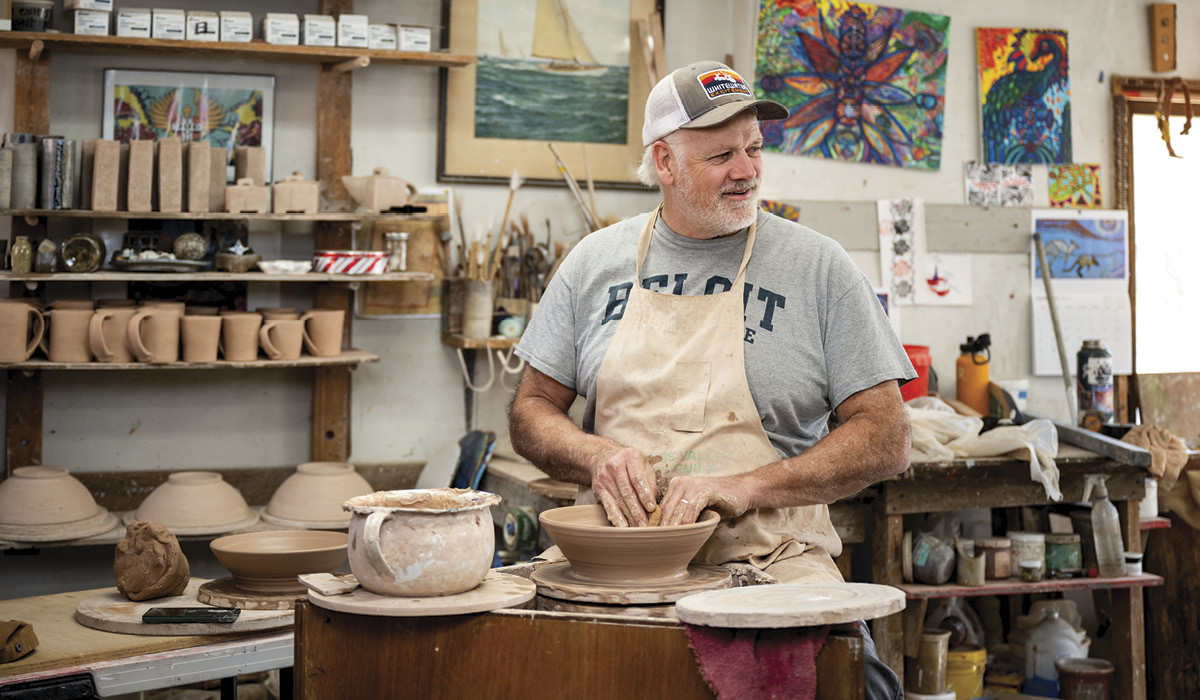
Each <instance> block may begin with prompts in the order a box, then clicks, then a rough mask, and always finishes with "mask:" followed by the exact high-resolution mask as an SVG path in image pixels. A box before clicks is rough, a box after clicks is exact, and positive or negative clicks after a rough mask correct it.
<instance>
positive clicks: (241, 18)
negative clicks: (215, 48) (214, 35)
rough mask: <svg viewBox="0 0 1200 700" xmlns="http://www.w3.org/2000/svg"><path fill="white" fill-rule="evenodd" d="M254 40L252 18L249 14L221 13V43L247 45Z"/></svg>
mask: <svg viewBox="0 0 1200 700" xmlns="http://www.w3.org/2000/svg"><path fill="white" fill-rule="evenodd" d="M253 39H254V18H253V17H251V16H250V13H249V12H222V13H221V41H237V42H241V43H247V42H249V41H252V40H253Z"/></svg>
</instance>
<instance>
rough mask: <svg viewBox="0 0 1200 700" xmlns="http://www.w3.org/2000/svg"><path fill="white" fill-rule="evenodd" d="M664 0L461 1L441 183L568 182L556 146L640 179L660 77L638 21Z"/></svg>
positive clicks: (453, 21) (447, 90)
mask: <svg viewBox="0 0 1200 700" xmlns="http://www.w3.org/2000/svg"><path fill="white" fill-rule="evenodd" d="M656 9H657V0H616V1H614V2H602V3H597V2H588V1H587V0H489V2H481V1H480V0H454V2H453V3H451V4H450V52H451V53H453V54H462V55H466V56H471V57H473V58H474V63H472V64H470V65H466V66H463V67H460V68H455V69H453V70H449V71H446V73H445V79H444V83H443V90H442V94H441V101H442V105H441V122H440V125H439V129H440V134H439V136H440V138H439V139H438V179H439V181H442V182H497V183H499V182H508V180H509V176H510V175H511V174H512V172H513V169H514V168H516V169H517V170H518V171H519V172H520V174H521V177H522V178H523V180H524V181H525V182H526V183H529V184H540V185H564V179H563V176H562V174H561V173H560V171H559V169H558V166H557V163H556V162H555V159H554V156H553V154H552V153H551V152H550V150H549V149H548V148H547V147H546V144H547V143H548V142H553V143H554V144H555V147H556V148H557V149H558V152H559V153H560V154H561V156H562V158H563V161H564V162H565V164H566V167H567V168H568V169H569V170H570V171H571V173H572V175H573V176H575V177H576V178H579V179H582V178H585V177H587V176H588V173H590V175H591V177H592V179H593V182H594V183H595V184H596V185H597V186H601V187H604V186H608V187H628V186H631V185H633V184H634V183H636V182H637V177H636V171H637V164H638V162H639V160H640V158H641V152H642V139H641V134H642V113H643V110H644V108H645V104H646V96H647V95H649V94H650V88H651V87H652V86H651V85H650V79H649V75H648V71H647V69H646V65H645V59H644V57H643V53H642V50H641V47H640V46H639V45H638V44H637V43H636V42H635V41H634V37H633V34H634V33H633V32H632V31H631V27H632V25H633V23H634V22H635V21H638V20H645V19H647V18H649V17H650V14H651V13H652V12H654V11H655V10H656Z"/></svg>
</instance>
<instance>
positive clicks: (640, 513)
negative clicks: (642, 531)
mask: <svg viewBox="0 0 1200 700" xmlns="http://www.w3.org/2000/svg"><path fill="white" fill-rule="evenodd" d="M592 490H593V491H594V492H595V493H596V500H597V501H599V502H600V505H602V506H604V512H605V513H607V514H608V520H609V522H611V523H612V524H613V525H616V526H617V527H628V526H630V525H634V526H636V527H646V524H647V523H648V519H647V517H646V516H647V513H649V512H651V511H653V510H654V508H655V500H656V498H655V496H656V494H655V491H656V488H655V482H654V469H653V468H652V467H651V466H650V462H648V461H647V460H646V455H644V454H642V453H641V452H638V451H637V450H635V449H633V448H632V447H625V448H622V449H620V450H617V451H615V452H611V453H609V454H607V455H605V456H604V457H603V459H602V461H601V462H600V463H599V464H598V465H597V466H596V467H594V468H593V469H592Z"/></svg>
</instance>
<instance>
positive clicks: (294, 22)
mask: <svg viewBox="0 0 1200 700" xmlns="http://www.w3.org/2000/svg"><path fill="white" fill-rule="evenodd" d="M262 26H263V32H262V33H263V39H264V40H265V41H266V42H267V43H268V44H283V45H286V46H299V45H300V17H299V16H297V15H294V14H292V13H290V12H268V13H267V16H266V17H263V21H262Z"/></svg>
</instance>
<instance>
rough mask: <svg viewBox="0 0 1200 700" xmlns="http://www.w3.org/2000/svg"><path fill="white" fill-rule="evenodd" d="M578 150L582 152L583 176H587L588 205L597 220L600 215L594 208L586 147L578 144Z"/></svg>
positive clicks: (592, 184)
mask: <svg viewBox="0 0 1200 700" xmlns="http://www.w3.org/2000/svg"><path fill="white" fill-rule="evenodd" d="M579 150H580V151H582V152H583V174H584V175H585V176H587V187H588V204H590V205H591V209H592V216H595V217H596V219H597V220H599V218H600V215H599V214H598V213H597V212H599V211H600V209H599V207H597V206H596V183H595V182H594V181H593V180H592V164H591V162H590V161H589V160H588V155H587V146H586V145H585V144H579Z"/></svg>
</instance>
